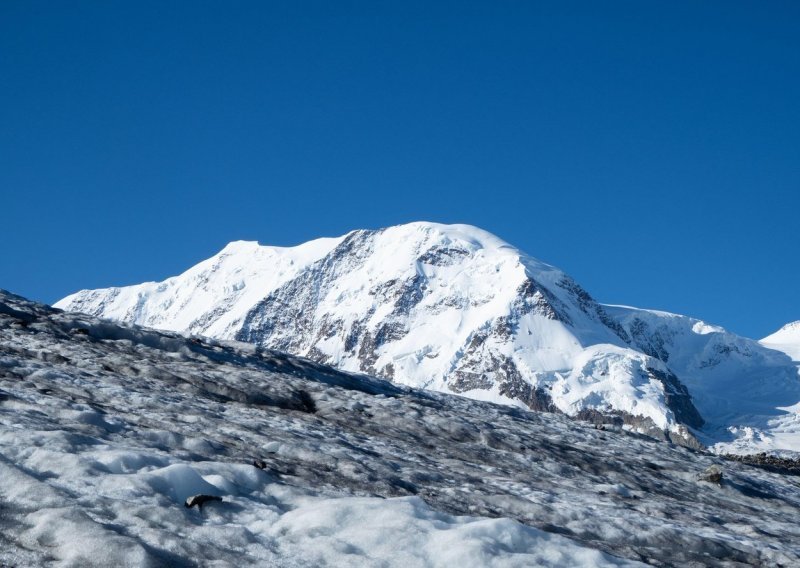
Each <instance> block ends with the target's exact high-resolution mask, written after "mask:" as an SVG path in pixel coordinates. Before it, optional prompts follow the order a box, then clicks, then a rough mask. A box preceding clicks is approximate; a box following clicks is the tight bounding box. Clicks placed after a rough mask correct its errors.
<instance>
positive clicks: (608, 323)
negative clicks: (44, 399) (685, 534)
mask: <svg viewBox="0 0 800 568" xmlns="http://www.w3.org/2000/svg"><path fill="white" fill-rule="evenodd" d="M56 306H57V307H60V308H63V309H66V310H70V311H79V312H84V313H88V314H91V315H97V316H102V317H107V318H113V319H116V320H119V321H124V322H127V323H135V324H140V325H145V326H149V327H154V328H157V329H166V330H174V331H181V332H184V333H194V334H202V335H206V336H210V337H216V338H221V339H237V340H241V341H247V342H251V343H255V344H258V345H262V346H265V347H269V348H273V349H279V350H282V351H285V352H288V353H293V354H297V355H303V356H307V357H309V358H311V359H313V360H316V361H319V362H323V363H326V364H330V365H334V366H336V367H338V368H341V369H345V370H349V371H359V372H365V373H369V374H373V375H378V376H382V377H386V378H390V379H392V380H393V381H395V382H397V383H400V384H405V385H411V386H415V387H425V388H429V389H433V390H438V391H445V392H455V393H459V394H462V395H465V396H468V397H471V398H476V399H482V400H489V401H495V402H502V403H506V404H514V405H518V406H526V407H529V408H533V409H537V410H551V411H560V412H564V413H567V414H569V415H578V416H583V417H592V418H593V419H597V416H596V414H595V413H597V412H601V413H609V412H614V413H616V414H617V415H618V416H620V417H621V418H622V419H623V420H624V421H625V422H626V423H627V424H628V425H629V426H630V427H634V428H636V429H638V430H639V431H642V432H646V433H649V434H657V435H662V436H663V435H664V434H663V431H667V436H673V437H675V439H676V440H683V441H688V440H691V439H692V437H691V436H690V435H689V431H688V430H687V429H686V427H689V428H694V429H698V428H700V427H701V426H703V424H704V418H706V417H705V416H704V415H703V413H702V412H698V410H697V408H695V406H694V404H693V402H692V399H691V397H690V393H689V391H688V390H687V388H686V386H685V384H683V382H682V381H683V376H682V375H681V374H680V373H678V372H677V370H676V368H675V367H674V366H673V364H672V363H673V362H672V361H668V360H667V358H665V357H663V356H662V355H661V354H660V352H659V350H658V349H656V348H651V347H657V345H660V344H659V343H658V341H660V340H659V339H658V338H655V337H653V338H651V339H648V340H646V341H645V340H643V339H642V337H639V336H641V335H642V334H641V333H640V330H639V328H638V327H636V326H635V325H634V326H633V327H631V326H630V325H627V324H626V321H627V320H628V319H630V318H627V319H626V317H624V316H620V315H619V314H616V312H615V314H616V315H615V316H614V317H612V316H611V315H609V313H608V310H607V309H606V308H605V307H603V306H601V305H599V304H598V303H597V302H596V301H595V300H594V299H593V298H592V297H591V296H590V295H589V294H588V293H587V292H586V291H585V290H584V289H583V288H581V287H580V286H579V285H578V284H577V283H576V282H575V281H574V280H573V279H571V278H570V277H569V276H567V275H566V274H564V273H563V272H562V271H560V270H558V269H557V268H555V267H553V266H550V265H548V264H545V263H543V262H541V261H538V260H536V259H534V258H532V257H530V256H528V255H526V254H524V253H522V252H521V251H519V250H518V249H516V248H514V247H513V246H511V245H509V244H508V243H506V242H504V241H502V240H500V239H499V238H497V237H495V236H493V235H491V234H489V233H487V232H485V231H482V230H480V229H477V228H475V227H471V226H466V225H438V224H433V223H412V224H408V225H402V226H398V227H391V228H388V229H383V230H378V231H354V232H352V233H349V234H348V235H345V236H344V237H341V238H338V239H321V240H318V241H312V242H311V243H307V244H305V245H301V246H300V247H295V248H293V249H277V248H274V247H267V246H260V245H257V244H255V243H233V244H232V245H229V246H228V247H226V248H225V249H224V250H223V251H222V252H220V253H219V254H218V255H216V256H215V257H213V258H211V259H209V260H208V261H205V262H204V263H201V264H200V265H198V266H196V267H194V268H192V269H190V270H189V271H187V272H186V273H184V274H182V275H180V276H177V277H175V278H170V279H168V280H166V281H165V282H163V283H160V284H159V283H149V284H143V285H140V286H131V287H126V288H112V289H108V290H96V291H82V292H78V293H77V294H74V295H72V296H69V297H67V298H65V299H64V300H62V301H60V302H58V303H57V304H56ZM648 313H649V312H643V314H644V315H643V316H642V317H643V318H645V319H646V318H649V317H650V316H649V315H647V314H648ZM653 317H655V316H653ZM693 325H694V324H693ZM698 325H699V324H698ZM698 329H699V328H698ZM714 329H715V328H712V327H710V326H708V329H707V330H701V331H702V332H703V333H705V332H707V331H709V330H711V331H714ZM637 333H638V335H637V336H636V337H634V335H633V334H637ZM693 333H694V332H693ZM697 334H699V335H702V333H700V332H697ZM645 335H647V334H645ZM648 337H649V336H648ZM648 341H649V342H650V343H652V342H656V343H655V344H653V345H650V344H649V343H648ZM742 341H747V340H742ZM662 343H663V341H662ZM750 343H753V344H754V345H755V346H756V347H758V345H757V344H755V342H750ZM748 345H749V344H748ZM762 351H765V350H762ZM681 352H683V351H681ZM685 357H687V358H690V357H691V355H690V354H688V352H687V354H686V355H685ZM674 358H675V359H676V360H679V359H680V357H679V356H678V355H675V356H674ZM701 375H702V376H700V375H698V377H700V378H698V382H701V383H702V384H703V386H708V388H709V389H712V390H713V388H714V386H713V385H712V384H711V383H708V382H704V381H705V377H706V376H707V375H708V373H706V374H702V373H701ZM715 376H716V375H715ZM719 377H721V378H720V379H719V380H724V379H725V377H723V375H722V374H720V375H719ZM712 378H713V377H712ZM747 388H748V387H747V386H746V385H745V389H744V393H743V396H744V395H746V394H747ZM798 400H800V398H798V399H794V400H791V401H788V402H789V403H790V404H793V403H794V402H797V401H798ZM785 402H787V401H786V400H782V403H785ZM774 409H775V407H774V406H773V407H772V408H771V411H774ZM714 417H715V418H716V417H721V418H722V417H725V419H726V420H727V419H728V418H729V417H728V416H727V415H726V414H725V413H723V412H717V413H716V414H714ZM730 425H731V423H730V422H724V423H715V424H712V425H711V426H710V427H711V428H712V429H713V428H716V429H719V428H720V427H721V428H722V429H723V431H724V432H725V436H726V437H727V436H729V435H730V434H729V432H728V431H727V430H726V428H727V427H728V426H730ZM658 431H662V433H661V434H658ZM717 437H718V436H717ZM715 441H719V440H712V442H715Z"/></svg>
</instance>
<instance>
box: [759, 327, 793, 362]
mask: <svg viewBox="0 0 800 568" xmlns="http://www.w3.org/2000/svg"><path fill="white" fill-rule="evenodd" d="M760 343H761V344H762V345H765V346H767V347H769V348H770V349H775V350H777V351H782V352H784V353H786V354H787V355H788V356H789V357H791V358H792V360H794V361H796V362H799V363H800V320H798V321H793V322H791V323H787V324H786V325H785V326H783V327H782V328H780V329H779V330H778V331H776V332H775V333H773V334H772V335H768V336H767V337H765V338H764V339H762V340H761V342H760Z"/></svg>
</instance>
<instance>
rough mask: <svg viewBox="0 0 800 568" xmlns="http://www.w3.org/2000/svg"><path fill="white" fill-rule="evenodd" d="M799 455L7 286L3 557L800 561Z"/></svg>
mask: <svg viewBox="0 0 800 568" xmlns="http://www.w3.org/2000/svg"><path fill="white" fill-rule="evenodd" d="M756 461H758V460H756ZM762 465H763V464H762ZM799 466H800V462H790V461H783V462H780V463H779V464H778V465H777V466H776V465H772V466H767V467H772V469H773V471H768V470H765V469H764V468H763V467H762V468H755V467H751V466H748V465H745V464H742V463H736V462H731V461H727V460H723V459H722V458H721V457H719V456H715V455H711V454H709V453H705V452H698V451H694V450H691V449H687V448H682V447H679V446H673V445H667V444H662V443H657V442H654V441H653V440H650V439H648V438H646V437H643V436H636V435H630V434H627V433H625V432H620V431H617V430H616V429H613V428H611V429H599V428H595V427H594V426H593V425H591V424H587V423H582V422H579V421H574V420H570V419H568V418H566V417H564V416H562V415H558V414H550V413H543V412H528V411H525V410H521V409H519V408H512V407H509V406H504V405H496V404H490V403H486V402H481V401H475V400H470V399H468V398H464V397H459V396H453V395H446V394H441V393H434V392H431V391H424V390H416V389H410V388H408V387H402V386H397V385H393V384H391V383H389V382H385V381H381V380H378V379H375V378H370V377H367V376H364V375H353V374H348V373H344V372H341V371H337V370H335V369H332V368H330V367H325V366H323V365H319V364H316V363H314V362H311V361H309V360H308V359H303V358H298V357H293V356H291V355H286V354H283V353H278V352H274V351H269V350H266V349H263V348H259V347H256V346H253V345H250V344H245V343H235V342H225V341H216V340H210V339H198V338H187V337H185V336H182V335H179V334H176V333H172V332H159V331H154V330H147V329H141V328H138V327H132V326H126V325H119V324H116V323H114V322H109V321H103V320H98V319H96V318H93V317H90V316H85V315H82V314H73V313H64V312H60V311H57V310H53V309H51V308H48V307H46V306H43V305H41V304H35V303H33V302H28V301H26V300H24V299H22V298H20V297H18V296H13V295H10V294H7V293H5V292H3V291H0V480H2V483H0V504H1V506H0V566H15V567H20V568H21V567H25V566H45V565H46V566H50V565H53V566H81V567H93V566H98V567H103V568H106V567H109V566H152V567H161V566H164V567H166V566H277V567H292V566H357V567H365V568H366V567H372V566H386V567H402V568H415V567H420V568H421V567H442V568H443V567H448V566H487V567H498V568H499V567H512V566H517V567H521V566H550V567H572V566H587V567H588V566H591V567H595V566H597V567H599V566H641V565H651V566H712V567H715V566H720V567H722V566H726V567H729V566H797V565H798V563H800V486H798V483H797V478H796V477H793V476H791V475H785V473H786V472H788V471H792V470H793V469H794V470H795V471H796V470H797V468H798V467H799ZM718 468H719V469H718ZM781 472H782V473H781ZM197 495H204V496H205V500H206V503H205V504H203V505H197V506H194V507H191V508H190V507H188V506H187V504H192V503H195V502H196V501H198V500H200V499H193V498H192V497H196V496H197ZM187 500H188V503H187Z"/></svg>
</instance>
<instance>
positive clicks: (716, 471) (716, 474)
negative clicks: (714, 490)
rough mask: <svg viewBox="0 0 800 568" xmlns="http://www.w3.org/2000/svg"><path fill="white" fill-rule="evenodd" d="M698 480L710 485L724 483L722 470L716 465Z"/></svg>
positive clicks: (709, 468)
mask: <svg viewBox="0 0 800 568" xmlns="http://www.w3.org/2000/svg"><path fill="white" fill-rule="evenodd" d="M698 479H699V480H700V481H708V482H709V483H722V468H721V467H719V466H718V465H716V464H714V465H710V466H708V467H707V468H706V470H705V471H703V473H701V474H700V475H699V476H698Z"/></svg>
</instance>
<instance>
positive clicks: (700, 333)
mask: <svg viewBox="0 0 800 568" xmlns="http://www.w3.org/2000/svg"><path fill="white" fill-rule="evenodd" d="M605 308H606V311H607V312H608V313H609V315H610V316H611V317H613V318H614V319H616V320H617V321H619V322H620V324H621V325H622V326H623V327H624V328H625V330H626V331H627V332H628V334H629V336H630V338H631V343H632V345H633V346H634V347H636V348H637V349H639V350H641V351H642V352H644V353H647V354H649V355H651V356H653V357H656V358H658V359H659V360H661V361H662V362H663V363H665V364H666V365H667V366H668V367H669V369H670V370H671V371H672V372H673V373H675V374H676V375H677V376H678V377H680V379H681V381H682V382H683V384H685V385H686V387H687V388H688V390H689V392H690V393H691V396H692V400H693V402H694V404H695V406H696V407H697V409H698V410H699V411H700V413H701V414H702V416H703V418H705V419H706V421H707V426H706V428H705V429H704V432H703V433H702V435H701V438H702V439H703V440H704V441H705V442H707V443H709V444H715V445H716V447H717V449H719V450H721V451H730V452H736V453H742V452H754V451H776V450H795V451H798V450H800V416H798V413H797V408H795V405H796V403H798V402H800V380H798V375H797V372H796V370H795V368H794V367H793V365H792V362H791V360H790V359H789V358H788V357H787V356H786V354H784V353H781V352H778V351H775V350H773V349H770V348H767V346H765V345H762V344H761V343H759V342H757V341H754V340H752V339H747V338H744V337H739V336H737V335H734V334H732V333H729V332H727V331H725V330H724V329H723V328H721V327H718V326H713V325H709V324H707V323H705V322H703V321H700V320H697V319H694V318H690V317H686V316H681V315H677V314H671V313H667V312H660V311H655V310H641V309H636V308H628V307H623V306H605ZM762 343H763V341H762Z"/></svg>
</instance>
